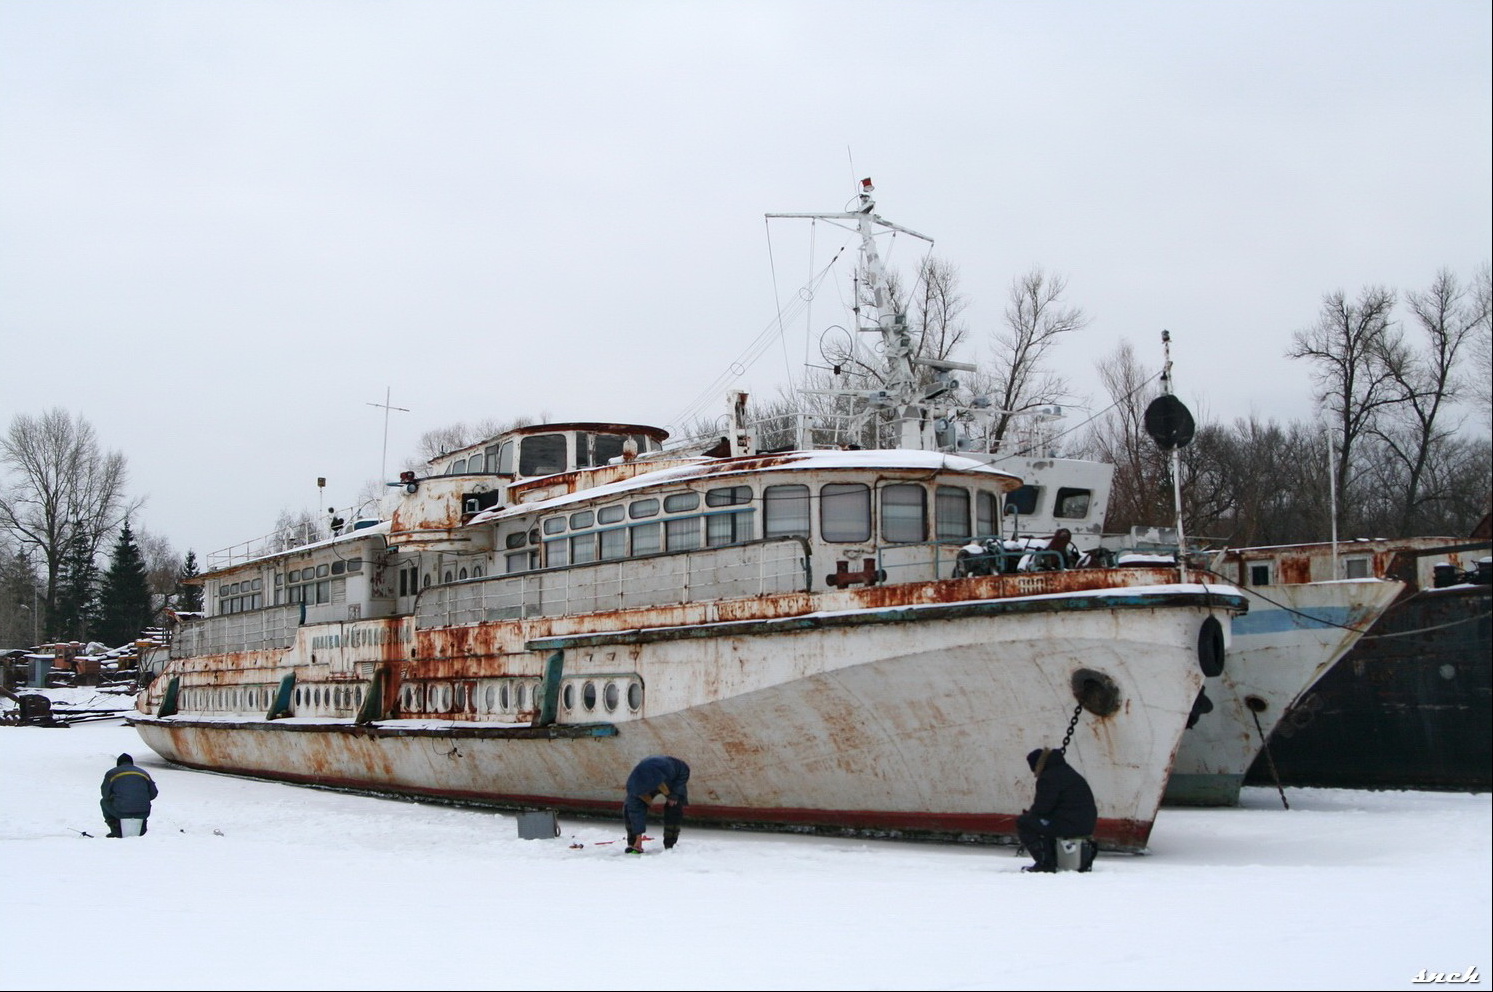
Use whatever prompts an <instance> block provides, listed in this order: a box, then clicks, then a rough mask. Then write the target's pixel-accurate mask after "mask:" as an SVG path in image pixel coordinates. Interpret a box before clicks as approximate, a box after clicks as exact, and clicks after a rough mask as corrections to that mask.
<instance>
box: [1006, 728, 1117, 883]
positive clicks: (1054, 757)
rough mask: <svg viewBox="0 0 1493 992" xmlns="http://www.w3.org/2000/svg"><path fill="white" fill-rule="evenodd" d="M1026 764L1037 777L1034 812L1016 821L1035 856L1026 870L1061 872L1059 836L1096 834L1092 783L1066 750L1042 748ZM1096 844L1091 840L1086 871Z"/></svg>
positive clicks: (1019, 834)
mask: <svg viewBox="0 0 1493 992" xmlns="http://www.w3.org/2000/svg"><path fill="white" fill-rule="evenodd" d="M1026 763H1027V765H1028V766H1029V767H1030V768H1031V770H1032V771H1033V772H1034V773H1036V776H1037V795H1036V798H1035V799H1033V800H1032V807H1031V809H1029V810H1027V811H1026V812H1024V813H1022V814H1021V815H1020V816H1019V817H1017V818H1016V834H1017V836H1018V837H1020V838H1021V845H1022V846H1023V847H1025V848H1026V850H1027V853H1028V854H1030V855H1031V856H1032V859H1033V861H1034V862H1035V863H1034V864H1030V865H1028V866H1026V867H1025V868H1023V869H1021V870H1022V871H1057V870H1058V856H1057V841H1058V838H1059V837H1083V838H1087V837H1088V836H1089V835H1090V834H1092V833H1093V832H1094V826H1095V824H1096V823H1098V820H1099V811H1098V809H1097V808H1096V807H1095V805H1094V792H1093V790H1092V789H1090V788H1089V783H1088V782H1087V781H1086V780H1085V779H1084V777H1083V776H1082V775H1080V774H1079V773H1078V772H1077V770H1075V769H1074V768H1073V767H1072V766H1071V765H1069V764H1068V761H1067V759H1066V758H1064V757H1063V752H1062V751H1054V750H1053V749H1052V748H1046V747H1041V748H1038V749H1037V750H1035V751H1033V752H1032V753H1030V754H1028V755H1027V756H1026ZM1092 851H1093V842H1092V841H1089V842H1088V846H1087V848H1086V853H1085V864H1084V867H1083V870H1085V871H1086V870H1088V863H1087V862H1088V861H1090V860H1092V857H1093V854H1092Z"/></svg>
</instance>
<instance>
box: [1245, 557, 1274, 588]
mask: <svg viewBox="0 0 1493 992" xmlns="http://www.w3.org/2000/svg"><path fill="white" fill-rule="evenodd" d="M1249 584H1250V585H1252V586H1268V585H1269V584H1270V563H1269V562H1257V563H1255V564H1252V565H1250V566H1249Z"/></svg>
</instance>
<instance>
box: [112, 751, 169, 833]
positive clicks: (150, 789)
mask: <svg viewBox="0 0 1493 992" xmlns="http://www.w3.org/2000/svg"><path fill="white" fill-rule="evenodd" d="M99 791H100V792H101V793H102V795H103V798H102V799H100V800H99V807H100V808H101V809H102V810H103V811H104V822H105V823H107V824H108V825H109V834H108V835H109V836H110V837H121V836H123V834H121V833H120V829H119V821H120V820H139V821H140V833H142V834H143V833H145V821H146V820H148V819H150V801H151V800H152V799H154V798H155V797H156V796H157V795H159V794H160V790H158V789H157V788H156V783H155V779H153V778H151V777H150V774H149V773H148V772H147V771H146V770H145V769H143V768H140V767H138V766H136V764H135V759H134V758H132V757H130V756H129V755H128V754H121V755H120V756H119V760H118V761H117V762H116V763H115V765H114V767H113V768H111V769H109V772H108V774H106V775H105V776H104V784H103V785H102V786H101V787H100V789H99Z"/></svg>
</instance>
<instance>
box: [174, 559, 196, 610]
mask: <svg viewBox="0 0 1493 992" xmlns="http://www.w3.org/2000/svg"><path fill="white" fill-rule="evenodd" d="M201 574H202V573H201V572H200V571H199V570H198V568H197V554H196V552H194V551H191V550H188V551H187V558H186V560H185V561H183V562H182V563H181V570H180V571H178V572H177V573H176V609H177V612H179V613H197V612H199V611H200V610H201V609H202V586H201V585H199V584H197V583H196V582H194V581H193V580H194V579H196V578H197V576H199V575H201Z"/></svg>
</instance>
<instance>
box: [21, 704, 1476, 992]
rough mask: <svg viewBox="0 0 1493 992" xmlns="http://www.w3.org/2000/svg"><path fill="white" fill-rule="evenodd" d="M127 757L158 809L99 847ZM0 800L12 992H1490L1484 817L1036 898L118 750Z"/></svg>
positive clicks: (786, 840)
mask: <svg viewBox="0 0 1493 992" xmlns="http://www.w3.org/2000/svg"><path fill="white" fill-rule="evenodd" d="M120 751H129V752H131V753H132V754H134V755H135V757H136V759H137V761H138V762H139V763H140V764H141V765H142V766H144V767H145V768H147V769H148V770H150V772H151V773H152V774H153V775H154V776H155V777H156V780H157V782H158V783H159V784H160V788H161V796H160V799H159V800H158V801H157V803H156V807H155V813H154V815H153V816H152V817H151V820H150V833H149V834H148V835H147V836H145V837H143V838H139V839H134V840H123V841H117V842H116V841H113V840H105V839H103V838H102V837H100V835H101V834H102V833H103V825H102V822H101V820H100V817H99V811H98V802H97V800H98V785H99V781H100V779H101V778H102V777H103V774H104V772H105V771H106V770H108V768H109V767H111V766H112V765H113V763H114V756H115V755H116V754H118V753H119V752H120ZM1017 760H1019V758H1018V759H1017ZM0 782H3V795H4V799H3V803H0V870H3V875H0V877H3V891H4V893H5V895H4V897H3V899H0V933H3V935H4V945H5V948H6V951H5V954H4V957H3V959H0V960H3V963H0V987H3V988H6V989H35V988H46V989H72V988H118V987H132V986H137V985H138V986H140V987H149V988H166V989H198V988H210V989H219V988H222V989H238V988H252V989H262V988H318V989H342V988H349V989H352V988H355V989H368V988H402V989H419V988H441V989H450V988H458V989H460V988H496V987H514V988H604V987H614V986H619V985H620V986H623V987H631V986H635V985H636V986H643V987H651V986H664V987H669V988H686V989H687V988H703V989H714V988H732V989H737V988H739V989H820V988H876V989H894V988H970V989H975V988H1016V989H1030V988H1041V989H1049V988H1052V989H1057V988H1135V989H1142V988H1143V989H1199V988H1202V989H1214V988H1224V989H1276V988H1281V989H1285V988H1291V989H1297V988H1300V989H1311V988H1320V989H1398V988H1408V987H1413V986H1414V985H1415V983H1414V982H1413V979H1414V978H1415V977H1416V976H1417V974H1419V973H1420V972H1421V971H1422V969H1425V970H1426V971H1427V972H1461V971H1465V970H1466V969H1467V968H1469V967H1475V968H1476V969H1477V974H1478V979H1479V980H1478V982H1476V983H1474V985H1475V986H1476V987H1483V988H1486V987H1487V986H1488V978H1487V976H1488V972H1489V966H1490V964H1493V961H1490V957H1489V951H1490V941H1493V938H1490V929H1493V927H1490V922H1493V913H1490V886H1493V883H1490V874H1493V865H1490V856H1489V839H1490V832H1493V816H1490V810H1493V804H1490V799H1489V796H1488V795H1486V794H1484V795H1464V794H1442V793H1413V792H1350V791H1335V790H1292V791H1291V792H1290V793H1289V796H1290V799H1291V804H1292V808H1291V809H1290V810H1289V811H1286V810H1282V809H1281V808H1280V802H1279V799H1278V798H1277V797H1276V795H1275V793H1274V792H1273V791H1271V790H1264V789H1246V790H1245V794H1244V806H1243V807H1242V808H1239V809H1223V810H1174V809H1165V810H1163V811H1162V812H1161V815H1160V817H1159V819H1158V821H1157V824H1156V830H1155V833H1154V834H1153V836H1152V840H1151V850H1150V853H1149V854H1147V855H1144V856H1120V855H1108V856H1106V855H1101V856H1100V859H1099V861H1098V862H1097V864H1096V866H1095V869H1094V871H1093V873H1092V874H1089V875H1078V874H1062V875H1025V874H1022V873H1021V872H1020V871H1019V868H1020V866H1021V865H1022V864H1024V863H1026V862H1025V860H1024V859H1018V858H1016V857H1014V856H1013V854H1012V850H1011V849H1010V848H992V847H963V846H952V845H934V844H914V843H899V842H892V841H885V842H883V841H864V840H848V839H833V838H814V837H797V836H786V835H775V834H751V833H737V832H732V831H727V830H708V829H701V828H696V827H686V828H685V831H684V835H683V839H682V840H681V842H680V845H679V847H678V848H677V849H675V850H674V851H671V852H669V853H667V854H664V853H662V851H661V845H659V844H658V843H657V841H654V842H653V843H651V844H650V845H649V846H650V848H651V849H654V850H658V851H659V853H657V854H656V855H650V856H647V857H643V858H636V857H631V858H630V857H626V856H624V855H623V853H622V845H621V844H618V843H603V842H607V841H616V840H618V839H619V838H620V833H621V830H620V824H612V823H607V822H602V821H594V820H591V821H588V820H563V821H562V826H563V838H562V839H559V840H555V841H524V840H519V839H518V838H517V831H516V828H515V821H514V818H513V816H511V815H509V814H495V813H492V812H484V811H475V810H467V809H454V808H449V807H441V806H431V805H418V804H413V803H404V802H395V801H390V800H381V799H374V798H368V797H362V796H354V795H348V794H343V793H336V792H328V791H322V790H316V789H307V788H299V787H295V786H290V785H282V784H277V783H269V782H257V781H249V780H245V779H239V778H232V777H229V776H224V775H215V774H208V773H203V772H195V771H188V770H185V769H179V768H173V767H171V766H169V765H167V764H166V763H165V762H163V761H162V760H161V759H160V758H159V757H157V756H156V755H155V754H154V753H152V752H151V751H150V750H149V749H148V748H146V747H145V746H144V745H143V744H142V743H141V741H140V740H139V738H138V737H137V736H136V735H135V733H134V732H133V731H132V730H130V729H129V728H127V727H123V726H121V725H118V724H111V723H104V724H89V725H81V726H76V727H72V728H69V729H41V728H0ZM618 787H619V799H620V788H621V783H618ZM80 831H87V832H88V833H91V834H93V835H94V837H95V839H86V838H84V837H83V836H82V835H81V834H80ZM658 832H659V831H658V830H655V831H654V833H655V834H656V833H658ZM572 843H580V844H584V845H585V846H584V847H582V848H579V849H574V848H571V847H570V846H569V845H570V844H572Z"/></svg>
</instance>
